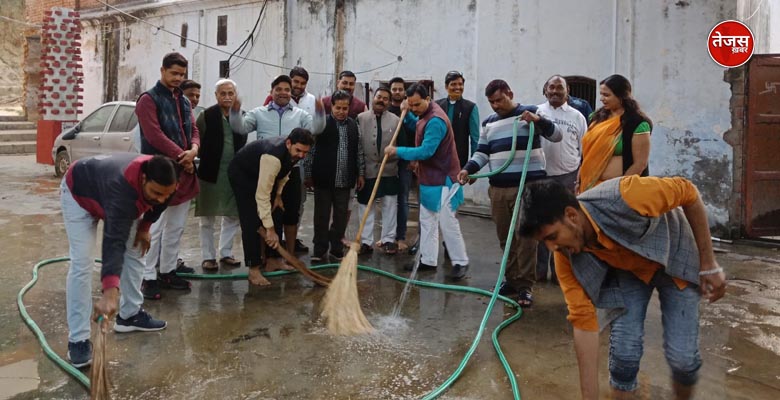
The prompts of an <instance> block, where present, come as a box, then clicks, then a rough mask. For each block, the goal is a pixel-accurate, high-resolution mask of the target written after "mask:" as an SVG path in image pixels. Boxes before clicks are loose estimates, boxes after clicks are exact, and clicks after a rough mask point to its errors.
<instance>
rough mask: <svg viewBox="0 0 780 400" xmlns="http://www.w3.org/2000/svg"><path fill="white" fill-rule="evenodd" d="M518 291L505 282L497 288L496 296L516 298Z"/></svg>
mask: <svg viewBox="0 0 780 400" xmlns="http://www.w3.org/2000/svg"><path fill="white" fill-rule="evenodd" d="M518 292H519V290H517V288H516V287H514V286H512V285H510V284H509V283H507V282H506V281H504V282H502V283H501V286H499V287H498V294H500V295H502V296H507V297H510V296H516V295H517V293H518Z"/></svg>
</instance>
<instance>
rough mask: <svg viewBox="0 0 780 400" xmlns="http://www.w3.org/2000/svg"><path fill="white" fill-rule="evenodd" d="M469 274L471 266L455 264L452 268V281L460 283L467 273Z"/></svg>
mask: <svg viewBox="0 0 780 400" xmlns="http://www.w3.org/2000/svg"><path fill="white" fill-rule="evenodd" d="M468 272H469V266H468V265H458V264H455V265H453V266H452V271H451V272H450V279H452V280H454V281H459V280H461V279H463V278H465V277H466V273H468Z"/></svg>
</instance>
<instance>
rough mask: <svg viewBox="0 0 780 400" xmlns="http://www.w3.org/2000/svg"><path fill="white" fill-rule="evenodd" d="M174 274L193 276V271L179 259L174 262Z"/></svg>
mask: <svg viewBox="0 0 780 400" xmlns="http://www.w3.org/2000/svg"><path fill="white" fill-rule="evenodd" d="M175 271H176V272H178V273H180V274H194V273H195V270H194V269H192V268H190V267H188V266H187V264H185V263H184V260H182V259H181V258H180V259H178V260H176V270H175Z"/></svg>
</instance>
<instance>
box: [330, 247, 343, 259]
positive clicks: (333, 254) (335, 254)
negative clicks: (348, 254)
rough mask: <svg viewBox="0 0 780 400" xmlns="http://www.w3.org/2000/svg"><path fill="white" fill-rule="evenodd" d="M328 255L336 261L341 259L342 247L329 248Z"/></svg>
mask: <svg viewBox="0 0 780 400" xmlns="http://www.w3.org/2000/svg"><path fill="white" fill-rule="evenodd" d="M330 256H331V257H333V258H334V259H336V260H337V261H341V259H342V258H344V249H331V250H330Z"/></svg>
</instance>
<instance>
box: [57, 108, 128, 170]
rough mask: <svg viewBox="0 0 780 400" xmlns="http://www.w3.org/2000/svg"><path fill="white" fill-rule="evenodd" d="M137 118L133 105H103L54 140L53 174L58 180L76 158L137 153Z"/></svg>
mask: <svg viewBox="0 0 780 400" xmlns="http://www.w3.org/2000/svg"><path fill="white" fill-rule="evenodd" d="M137 127H138V118H137V117H136V115H135V102H132V101H112V102H110V103H106V104H103V105H102V106H100V107H99V108H98V109H97V110H95V111H93V112H92V113H91V114H89V115H88V116H87V117H85V118H84V119H82V120H81V121H80V122H79V123H78V124H76V125H75V126H73V127H72V128H70V129H65V130H64V131H62V133H60V134H59V136H57V138H56V139H55V140H54V146H52V149H51V155H52V158H53V159H54V173H55V174H56V175H57V176H62V175H63V174H64V173H65V172H66V171H67V170H68V166H70V163H71V162H73V161H76V160H78V159H80V158H84V157H89V156H94V155H97V154H108V153H116V152H132V153H137V152H138V150H137V147H136V146H137V144H136V141H137V140H138V139H137V138H135V137H134V136H138V135H139V134H138V133H137V132H138V129H137Z"/></svg>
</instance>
